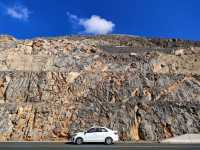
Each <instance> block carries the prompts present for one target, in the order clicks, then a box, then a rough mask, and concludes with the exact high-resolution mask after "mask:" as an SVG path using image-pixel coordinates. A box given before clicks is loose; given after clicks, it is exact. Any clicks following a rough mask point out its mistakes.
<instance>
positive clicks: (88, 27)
mask: <svg viewBox="0 0 200 150" xmlns="http://www.w3.org/2000/svg"><path fill="white" fill-rule="evenodd" d="M67 15H68V17H69V19H70V20H71V21H72V22H73V23H76V24H78V25H81V26H82V27H84V32H85V33H88V34H108V33H111V32H112V31H113V29H114V27H115V24H114V23H113V22H112V21H108V20H106V19H104V18H101V17H100V16H97V15H92V16H91V17H90V18H86V19H84V18H79V17H77V16H76V15H73V14H71V13H69V12H67Z"/></svg>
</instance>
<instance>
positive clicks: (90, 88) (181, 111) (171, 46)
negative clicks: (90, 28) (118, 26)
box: [0, 35, 200, 141]
mask: <svg viewBox="0 0 200 150" xmlns="http://www.w3.org/2000/svg"><path fill="white" fill-rule="evenodd" d="M199 60H200V42H192V41H184V40H179V39H148V38H141V37H131V36H120V35H108V36H72V37H55V38H36V39H32V40H17V39H15V38H13V37H10V36H1V37H0V66H1V67H0V110H1V111H0V118H1V120H0V140H1V141H7V140H11V141H14V140H34V141H36V140H41V141H42V140H44V141H45V140H66V139H69V138H70V135H71V134H72V133H74V132H76V131H80V130H83V129H87V128H89V127H91V126H92V125H101V126H107V127H110V128H114V129H116V130H118V131H119V134H120V139H121V140H146V141H159V140H161V139H165V138H168V137H173V136H176V135H182V134H185V133H199V132H200V69H199V68H200V61H199Z"/></svg>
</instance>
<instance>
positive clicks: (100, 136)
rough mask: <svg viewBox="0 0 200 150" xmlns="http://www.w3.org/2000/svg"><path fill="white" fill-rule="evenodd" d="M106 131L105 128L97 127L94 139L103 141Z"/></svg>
mask: <svg viewBox="0 0 200 150" xmlns="http://www.w3.org/2000/svg"><path fill="white" fill-rule="evenodd" d="M107 133H108V131H107V130H106V129H105V128H97V133H96V139H97V141H98V142H105V139H106V137H107Z"/></svg>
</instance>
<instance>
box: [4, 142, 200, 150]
mask: <svg viewBox="0 0 200 150" xmlns="http://www.w3.org/2000/svg"><path fill="white" fill-rule="evenodd" d="M0 150H200V144H173V145H172V144H128V143H127V144H125V143H123V144H121V143H119V144H114V145H104V144H83V145H73V144H64V143H42V142H34V143H28V142H8V143H0Z"/></svg>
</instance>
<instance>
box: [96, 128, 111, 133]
mask: <svg viewBox="0 0 200 150" xmlns="http://www.w3.org/2000/svg"><path fill="white" fill-rule="evenodd" d="M97 132H108V131H107V130H106V129H105V128H98V130H97Z"/></svg>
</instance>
